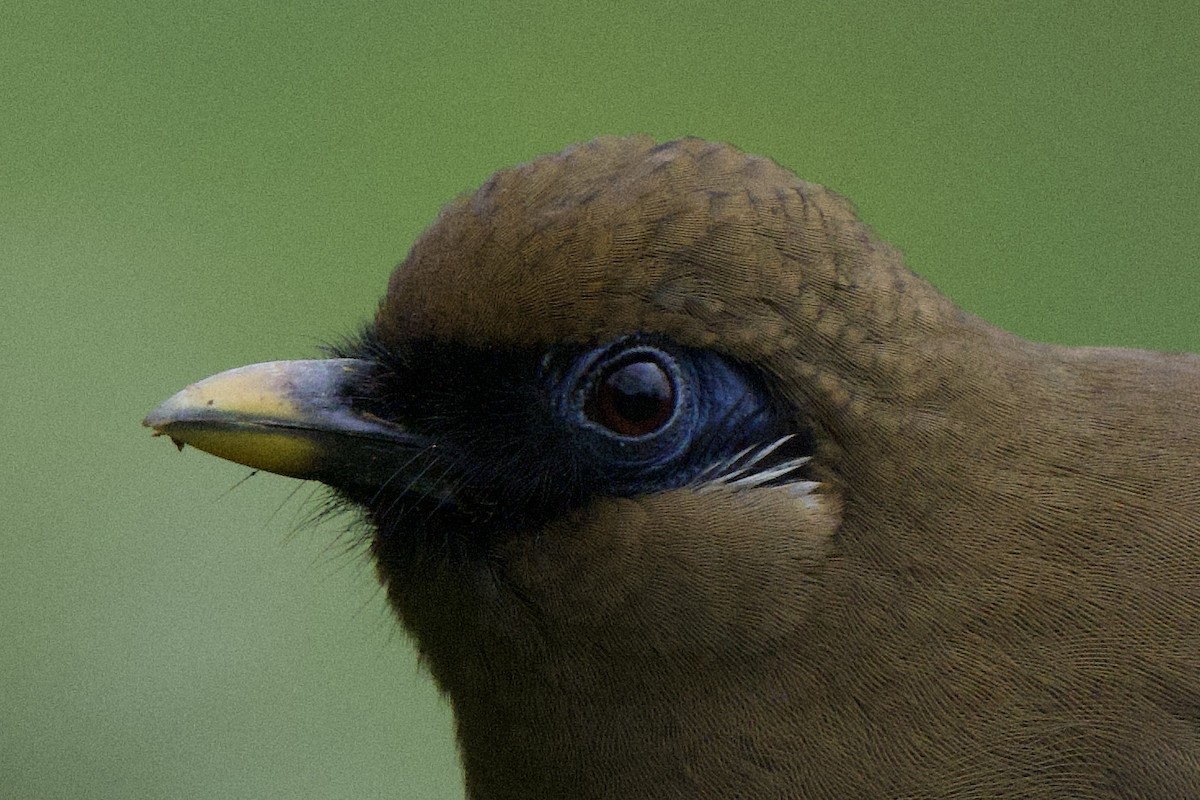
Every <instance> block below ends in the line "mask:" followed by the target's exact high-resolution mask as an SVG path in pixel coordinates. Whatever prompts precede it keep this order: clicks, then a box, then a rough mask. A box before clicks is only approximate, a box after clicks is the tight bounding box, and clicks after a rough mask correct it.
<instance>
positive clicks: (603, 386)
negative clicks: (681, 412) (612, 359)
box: [584, 360, 675, 436]
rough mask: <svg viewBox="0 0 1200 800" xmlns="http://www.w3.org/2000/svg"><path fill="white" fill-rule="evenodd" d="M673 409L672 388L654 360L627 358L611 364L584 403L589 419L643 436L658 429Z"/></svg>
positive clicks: (616, 431)
mask: <svg viewBox="0 0 1200 800" xmlns="http://www.w3.org/2000/svg"><path fill="white" fill-rule="evenodd" d="M674 411H675V387H674V385H673V384H672V383H671V377H670V376H669V375H668V374H667V371H666V370H665V369H663V367H662V365H660V364H658V363H657V362H655V361H651V360H644V361H629V362H626V363H624V364H618V365H617V366H615V367H611V368H610V369H609V370H608V372H607V373H605V375H604V376H603V377H602V378H601V379H600V380H599V381H597V382H596V384H595V385H594V386H593V387H592V391H591V396H590V397H588V399H587V403H586V404H585V405H584V413H585V414H587V416H588V419H590V420H592V421H593V422H596V423H598V424H600V425H603V426H604V427H606V428H608V429H609V430H610V431H612V432H613V433H618V434H621V435H622V436H645V435H646V434H649V433H653V432H654V431H656V430H658V429H659V428H661V427H662V426H663V425H664V424H665V423H666V422H667V420H669V419H670V418H671V414H672V413H674Z"/></svg>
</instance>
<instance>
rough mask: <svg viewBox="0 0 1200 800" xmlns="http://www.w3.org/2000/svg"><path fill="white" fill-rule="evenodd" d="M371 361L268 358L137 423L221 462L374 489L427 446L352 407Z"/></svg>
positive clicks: (205, 384)
mask: <svg viewBox="0 0 1200 800" xmlns="http://www.w3.org/2000/svg"><path fill="white" fill-rule="evenodd" d="M370 366H371V365H370V362H368V361H364V360H361V359H355V358H328V359H318V360H310V361H270V362H267V363H264V364H251V365H250V366H246V367H238V368H236V369H231V370H227V371H226V372H221V373H219V374H217V375H213V376H212V377H210V378H205V379H204V380H202V381H200V382H199V383H194V384H192V385H191V386H189V387H187V388H186V389H184V390H183V391H181V392H179V393H178V394H176V395H175V396H173V397H171V398H170V399H169V400H167V401H166V402H165V403H163V404H162V405H160V406H159V407H158V408H156V409H154V410H153V411H151V412H150V414H149V415H148V416H147V417H146V419H145V420H143V422H142V424H143V425H146V426H147V427H150V428H153V429H154V435H155V436H169V437H170V438H171V441H173V442H175V444H176V446H178V447H179V448H180V449H182V448H183V446H184V445H185V444H190V445H191V446H192V447H195V448H196V449H198V450H203V451H205V452H207V453H211V454H213V455H215V456H219V457H220V458H225V459H228V460H230V461H234V462H237V463H238V464H244V465H246V466H248V467H252V468H254V469H261V470H266V471H268V472H275V473H278V474H280V475H287V476H290V477H293V478H303V479H311V480H319V481H323V482H325V483H329V484H331V485H335V486H339V487H347V488H348V487H349V486H351V485H355V484H357V485H367V486H370V485H374V486H378V485H380V484H379V481H380V480H386V479H387V477H388V476H389V475H391V474H393V473H394V472H395V470H396V468H397V464H398V463H403V462H402V461H399V460H398V456H400V455H401V454H407V455H406V456H404V458H405V459H409V458H411V457H412V454H413V452H414V451H415V450H419V449H421V448H424V447H426V446H428V442H426V441H425V440H423V439H422V438H420V437H417V436H414V435H413V434H412V433H410V432H409V431H407V430H405V429H404V428H403V427H401V426H399V425H396V424H393V423H390V422H387V421H385V420H382V419H379V418H378V417H375V416H372V415H370V414H368V413H366V412H363V411H359V410H356V409H354V408H353V407H352V404H351V402H350V399H349V398H350V397H351V396H352V395H353V394H354V393H353V391H350V390H349V387H351V386H352V385H353V384H354V382H355V380H356V379H362V378H365V377H367V375H368V370H369V369H370Z"/></svg>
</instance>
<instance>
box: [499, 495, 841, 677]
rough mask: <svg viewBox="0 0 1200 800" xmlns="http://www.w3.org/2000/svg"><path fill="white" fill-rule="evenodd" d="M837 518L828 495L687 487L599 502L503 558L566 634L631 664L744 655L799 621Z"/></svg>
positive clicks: (790, 631) (774, 641)
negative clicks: (645, 660)
mask: <svg viewBox="0 0 1200 800" xmlns="http://www.w3.org/2000/svg"><path fill="white" fill-rule="evenodd" d="M839 522H840V503H839V502H838V500H837V498H836V497H834V496H833V495H830V494H822V493H816V494H810V495H805V496H797V494H796V493H795V492H794V491H793V490H792V489H790V488H789V487H788V486H778V487H760V488H754V489H749V490H741V491H738V490H735V489H729V490H724V489H720V490H714V491H706V492H696V491H694V490H693V489H690V488H686V489H679V490H673V491H669V492H662V493H658V494H653V495H647V496H643V497H639V498H624V499H605V500H599V501H596V502H595V503H593V504H592V505H591V506H590V507H588V508H587V509H585V510H583V511H580V512H577V513H576V514H574V515H571V516H569V517H567V518H564V519H562V520H558V521H556V522H555V523H552V524H551V525H550V526H549V527H548V528H547V530H546V531H545V532H544V533H543V535H542V536H539V537H532V538H529V539H521V540H517V541H514V542H513V543H512V545H511V550H510V552H508V553H506V554H505V556H506V557H505V559H504V561H505V562H506V563H507V568H508V571H509V576H510V578H511V580H512V581H513V583H514V584H516V585H517V586H519V587H520V588H521V590H522V592H523V593H524V595H525V597H526V598H527V599H529V600H530V601H531V602H533V603H534V604H535V605H537V606H540V607H541V609H542V611H543V615H542V618H543V619H544V620H546V621H547V622H548V623H549V624H551V625H553V626H554V627H555V628H556V629H557V630H555V631H554V635H555V636H556V637H560V640H566V639H578V640H579V643H580V644H581V645H585V644H589V643H590V645H591V646H602V647H605V648H607V649H610V650H611V651H615V652H625V651H628V653H627V654H628V655H629V656H630V657H631V658H634V659H635V660H636V659H637V658H638V656H649V657H650V658H656V657H659V656H675V657H679V656H687V657H689V658H706V657H710V656H716V657H719V656H720V654H722V653H736V654H738V655H739V656H746V655H749V654H751V653H752V652H755V651H762V650H768V649H771V648H774V647H775V646H777V645H778V644H779V643H780V642H781V641H782V640H785V639H788V638H790V637H792V636H794V635H796V634H797V633H798V632H799V631H800V630H801V629H802V628H803V626H804V624H805V620H806V619H807V617H808V613H807V612H808V610H809V609H810V608H811V607H812V604H813V597H814V595H815V594H817V593H818V592H819V589H820V586H821V585H822V583H823V581H824V578H825V566H826V561H827V559H828V557H829V555H830V554H831V551H832V537H833V534H834V532H835V531H836V529H837V527H838V524H839ZM647 632H649V634H650V637H649V638H647ZM634 651H640V652H634Z"/></svg>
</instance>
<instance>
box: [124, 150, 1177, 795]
mask: <svg viewBox="0 0 1200 800" xmlns="http://www.w3.org/2000/svg"><path fill="white" fill-rule="evenodd" d="M336 356H337V357H336V358H330V359H324V360H315V361H297V362H275V363H271V364H260V365H255V366H251V367H244V368H241V369H237V370H232V371H230V372H226V373H222V374H220V375H217V376H215V377H213V378H209V379H207V380H205V381H202V382H200V383H198V384H196V385H194V386H192V387H189V388H188V389H185V390H184V391H183V392H181V393H180V394H178V395H176V396H175V397H173V398H172V399H170V400H168V401H167V402H166V403H165V404H164V405H163V406H161V407H160V408H159V409H157V410H156V411H154V412H153V413H152V414H151V415H150V416H149V417H148V418H147V420H146V424H147V425H150V426H151V427H153V428H154V429H155V432H156V433H160V434H165V435H167V436H170V437H171V438H172V439H175V440H176V441H177V442H181V443H183V442H186V443H188V444H192V445H194V446H196V447H198V448H200V449H203V450H208V451H209V452H212V453H215V454H217V455H220V456H223V457H225V458H230V459H233V460H234V461H238V462H241V463H243V464H247V465H250V466H254V467H258V468H262V469H267V470H271V471H275V472H279V473H282V474H285V475H292V476H296V477H301V478H313V479H317V480H320V481H324V482H325V483H327V484H329V485H330V486H331V487H333V489H334V491H335V492H336V493H337V495H338V496H339V497H341V498H343V499H344V500H345V501H347V502H348V503H349V504H351V505H353V506H356V507H358V508H360V509H361V512H362V513H363V514H365V516H366V518H367V519H368V520H369V521H370V523H371V524H372V525H373V530H374V535H373V540H372V542H371V551H372V553H373V555H374V557H375V559H376V560H377V563H378V574H379V577H380V580H381V581H382V583H383V584H384V586H385V587H386V589H387V596H388V598H389V600H390V602H391V604H392V606H393V607H394V608H395V610H396V613H397V614H398V616H399V618H400V620H401V621H402V622H403V624H404V626H405V627H406V628H407V629H408V630H409V631H410V632H411V633H412V635H413V636H414V638H415V640H416V643H417V645H418V647H419V649H420V651H421V653H422V655H423V656H424V659H425V661H426V663H427V664H428V666H429V669H430V671H431V672H432V674H433V677H434V679H435V680H436V681H437V684H438V686H439V687H440V688H441V690H442V691H443V692H445V693H446V695H447V696H448V697H449V699H450V702H451V704H452V706H453V709H454V715H455V720H456V726H457V735H458V740H459V743H460V745H461V751H462V761H463V765H464V768H465V775H466V785H467V793H468V795H469V796H470V797H472V798H476V799H477V800H483V799H484V798H487V799H488V800H492V799H495V798H733V797H745V798H784V797H786V798H838V799H841V798H888V799H889V800H894V799H895V798H914V799H915V798H959V799H964V798H1156V799H1158V800H1162V799H1164V798H1192V799H1194V798H1198V797H1200V481H1198V480H1197V479H1198V477H1200V358H1197V357H1196V356H1192V355H1166V354H1160V353H1151V352H1144V351H1138V350H1121V349H1100V348H1066V347H1057V346H1052V345H1046V344H1035V343H1031V342H1028V341H1025V340H1023V339H1020V338H1018V337H1016V336H1013V335H1011V334H1008V333H1006V332H1004V331H1001V330H998V329H996V328H994V327H991V326H990V325H988V324H987V323H985V322H983V321H982V320H980V319H978V318H976V317H974V316H971V315H970V314H967V313H964V312H963V311H961V310H959V309H958V308H956V307H955V306H954V305H953V304H952V303H951V302H949V301H948V300H947V299H946V298H944V297H943V296H942V295H940V294H939V293H938V292H937V291H936V290H935V289H934V288H933V287H932V286H930V284H928V283H927V282H926V281H924V280H923V279H921V278H919V277H917V276H916V275H914V274H913V273H912V272H910V271H909V270H908V269H906V268H905V266H904V265H903V263H902V260H901V257H900V254H899V253H898V252H897V251H896V250H895V249H893V248H892V247H890V246H889V245H888V244H886V243H885V242H882V241H880V240H879V239H877V238H876V237H875V236H874V234H873V233H872V232H871V231H870V230H869V229H868V228H867V227H866V226H865V225H864V224H863V223H862V222H861V221H859V219H858V218H857V217H856V216H855V213H854V211H853V209H852V207H851V206H850V204H849V203H847V202H846V201H845V200H843V199H842V198H840V197H838V196H837V195H835V194H833V193H831V192H829V191H827V190H825V189H823V188H821V187H819V186H815V185H813V184H809V183H805V182H803V181H800V180H798V179H797V178H795V177H794V176H793V175H791V174H790V173H789V172H787V171H786V170H784V169H782V168H781V167H779V166H777V165H776V164H774V163H773V162H771V161H768V160H766V159H763V158H757V157H754V156H748V155H745V154H743V153H740V152H738V151H737V150H735V149H733V148H731V147H729V146H726V145H721V144H710V143H707V142H703V141H699V140H695V139H687V140H682V141H677V142H670V143H667V144H663V145H655V144H654V143H653V142H651V141H649V140H646V139H643V138H632V139H598V140H596V141H593V142H589V143H587V144H583V145H579V146H576V147H571V148H568V149H566V150H564V151H563V152H561V153H559V154H556V155H552V156H546V157H543V158H539V159H537V160H535V161H532V162H530V163H528V164H524V165H522V166H518V167H515V168H513V169H509V170H505V171H502V172H500V173H498V174H496V175H495V176H494V177H493V178H491V179H490V180H489V181H488V182H487V183H486V184H484V186H483V187H482V188H481V189H479V190H478V191H477V192H475V193H474V194H473V195H470V196H467V197H463V198H460V199H458V200H456V201H455V202H453V203H452V204H451V205H450V206H449V207H447V208H446V209H445V210H444V211H443V213H442V214H441V216H440V217H439V218H438V220H437V221H436V222H435V223H434V225H433V226H432V227H431V228H430V229H429V230H428V231H427V232H426V233H425V234H424V235H423V236H422V237H421V238H420V239H419V241H418V242H417V243H416V245H415V246H414V247H413V249H412V252H411V253H410V254H409V256H408V258H407V259H406V260H405V261H404V262H403V263H402V264H401V265H400V266H399V267H398V268H397V269H396V271H395V273H394V274H393V276H392V278H391V283H390V285H389V287H388V291H387V295H386V296H385V298H384V299H383V301H382V303H381V305H380V307H379V310H378V313H377V314H376V317H375V320H374V323H373V324H371V325H370V326H369V327H368V328H367V329H366V331H365V333H363V334H362V335H361V336H359V337H358V338H357V339H356V340H355V342H354V343H353V344H350V345H347V346H344V347H342V348H340V349H339V350H338V352H337V353H336ZM402 778H403V776H400V779H401V780H402ZM401 793H402V792H401Z"/></svg>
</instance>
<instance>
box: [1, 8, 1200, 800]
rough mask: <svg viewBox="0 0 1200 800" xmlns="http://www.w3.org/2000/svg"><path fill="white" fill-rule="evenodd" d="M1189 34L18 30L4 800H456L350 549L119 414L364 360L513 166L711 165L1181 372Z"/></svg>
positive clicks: (6, 273) (228, 17)
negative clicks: (740, 157) (579, 151)
mask: <svg viewBox="0 0 1200 800" xmlns="http://www.w3.org/2000/svg"><path fill="white" fill-rule="evenodd" d="M1198 9H1200V6H1198V5H1197V4H1196V3H1194V2H1185V1H1183V0H1181V1H1180V2H1175V3H1167V2H1159V3H1154V2H1150V3H1141V4H1131V3H1101V2H1096V3H1088V4H1083V3H1066V2H1054V1H1052V0H1038V1H1037V2H1014V3H1003V4H1001V3H974V4H964V3H946V2H918V3H908V4H892V3H867V2H863V3H834V2H826V3H811V2H789V3H776V4H738V3H730V2H710V3H684V2H675V3H665V4H653V3H608V4H581V3H573V2H572V3H566V2H563V3H549V2H542V3H533V2H529V3H475V4H462V3H455V2H447V3H442V4H434V3H420V4H416V3H412V4H403V3H393V4H385V3H342V4H337V3H324V2H322V3H304V2H300V3H296V2H292V3H244V2H243V3H231V2H228V1H227V0H216V2H207V3H202V4H176V3H172V4H165V3H144V2H143V3H133V2H107V3H105V2H91V3H88V2H84V3H65V2H55V1H54V0H50V1H49V2H46V1H45V0H43V1H42V2H37V3H30V2H23V1H22V0H17V2H9V3H6V4H5V5H4V8H3V11H2V12H0V334H2V335H3V348H2V349H0V367H2V369H0V376H2V377H0V381H2V384H0V385H2V386H3V388H2V389H0V409H2V415H0V421H2V425H3V428H2V429H3V451H4V455H3V459H2V463H0V470H3V474H2V476H0V478H2V479H0V493H2V495H0V500H2V507H3V511H4V513H3V519H4V524H3V527H2V528H0V530H2V531H3V542H2V549H0V633H2V638H0V641H2V642H3V645H2V646H0V795H3V796H4V797H14V798H54V797H63V798H79V797H88V798H143V797H144V798H230V797H252V798H268V797H279V798H284V797H286V798H308V797H312V798H317V797H345V798H374V797H418V798H449V797H460V796H461V778H460V775H459V769H458V766H457V762H456V759H455V752H454V745H453V737H452V731H451V721H450V717H449V712H448V709H447V707H446V705H445V703H444V702H442V701H441V700H440V699H439V698H438V696H437V694H436V692H435V690H434V688H433V687H432V685H431V684H430V682H429V681H428V680H427V679H426V678H425V677H424V676H423V675H422V673H421V670H420V667H419V665H418V664H417V661H416V658H415V657H414V655H413V653H412V650H411V648H410V646H409V644H408V642H407V640H406V638H405V636H404V634H403V633H402V632H401V631H399V630H398V629H397V626H396V625H395V624H394V623H393V622H392V620H391V618H390V617H389V615H388V612H387V610H386V608H385V606H384V602H383V600H382V598H381V597H380V595H379V592H378V590H377V589H376V588H375V585H374V582H373V577H372V574H371V569H370V565H369V564H368V563H367V560H366V558H365V556H364V554H363V553H362V551H361V549H358V548H354V547H352V546H349V545H350V543H351V539H349V538H347V536H346V535H345V534H344V528H345V521H337V520H333V521H323V522H320V523H310V524H305V520H306V519H307V517H308V515H309V513H310V512H311V511H312V510H313V509H314V508H318V507H319V502H318V500H319V494H318V493H315V492H314V490H313V489H311V488H310V487H309V486H307V485H302V484H298V483H297V482H294V481H289V480H287V479H283V478H278V477H275V476H270V475H255V476H253V477H250V478H249V479H247V480H244V481H243V479H244V478H246V477H247V473H248V470H244V469H241V468H239V467H236V466H234V465H232V464H228V463H224V462H220V461H218V460H216V459H213V458H209V457H207V456H202V455H199V454H196V453H195V452H194V451H189V452H188V453H187V454H185V455H182V456H181V455H178V454H177V453H176V452H175V450H174V449H173V448H172V447H171V446H170V445H169V444H168V443H167V442H165V441H161V440H151V438H150V436H149V434H148V433H147V432H146V431H145V430H143V429H142V428H141V427H140V420H141V417H142V415H143V414H144V413H145V412H146V411H148V410H149V409H150V408H151V407H153V406H154V405H155V404H157V403H158V402H159V401H160V400H162V399H163V398H165V397H166V396H167V395H169V394H171V393H172V392H174V391H175V390H177V389H179V388H181V387H182V386H183V385H184V384H186V383H189V382H191V381H193V380H195V379H197V378H200V377H202V376H205V375H208V374H210V373H212V372H215V371H217V370H220V369H224V368H226V367H231V366H235V365H238V364H244V363H248V362H252V361H261V360H268V359H275V358H290V357H304V356H311V355H313V354H315V353H316V347H317V344H318V343H319V342H321V341H323V340H329V339H333V338H336V337H337V336H339V335H340V334H342V333H346V332H349V331H352V330H354V328H355V327H356V326H357V325H358V324H359V323H360V322H361V321H363V320H365V319H366V318H367V317H368V316H369V315H370V314H371V312H372V310H373V307H374V304H375V302H376V300H377V299H378V297H379V295H380V294H381V292H382V291H383V287H384V283H385V279H386V277H387V275H388V273H389V272H390V270H391V268H392V266H393V265H394V264H395V263H396V262H397V261H399V260H400V259H401V258H402V257H403V256H404V253H405V252H406V250H407V248H408V246H409V244H410V242H411V241H412V239H413V237H414V236H415V235H416V234H417V233H418V232H419V231H420V230H421V229H422V228H423V227H424V226H425V225H426V224H428V223H429V222H430V221H431V220H432V219H433V217H434V215H435V214H436V213H437V211H438V209H439V207H440V206H441V205H442V204H443V203H445V202H446V201H448V200H449V199H450V198H452V197H453V196H455V195H456V194H458V193H460V192H463V191H465V190H468V189H471V188H473V187H474V186H476V185H478V184H479V183H480V182H481V181H482V180H483V179H484V178H486V177H487V175H488V174H489V173H491V172H492V171H493V170H495V169H497V168H500V167H503V166H506V165H508V164H511V163H513V162H517V161H522V160H527V159H529V158H531V157H533V156H535V155H537V154H539V153H543V152H547V151H552V150H557V149H559V148H560V147H562V146H563V145H564V144H566V143H568V142H571V141H576V140H580V139H586V138H589V137H592V136H595V135H597V134H601V133H629V132H639V131H641V132H648V133H651V134H653V135H655V136H657V137H659V138H664V139H665V138H670V137H675V136H679V135H683V134H695V135H699V136H704V137H708V138H713V139H722V140H728V141H731V142H733V143H735V144H737V145H739V146H741V147H743V148H744V149H747V150H750V151H753V152H759V153H763V154H767V155H770V156H772V157H773V158H775V159H776V160H778V161H780V162H781V163H783V164H785V165H786V166H788V167H790V168H792V169H793V170H794V171H795V172H796V173H797V174H799V175H800V176H802V177H804V178H807V179H809V180H813V181H817V182H820V183H825V184H827V185H829V186H832V187H834V188H836V189H837V190H839V191H840V192H842V193H843V194H846V195H848V196H849V197H851V198H852V199H854V200H855V201H856V202H857V204H858V206H859V208H860V209H861V211H862V213H863V214H864V216H865V217H866V218H867V219H868V220H869V221H870V222H871V223H872V224H873V225H875V227H876V228H877V229H878V230H879V231H880V232H881V233H882V234H883V235H884V236H885V237H886V238H889V239H891V240H892V241H893V242H895V243H896V244H898V245H899V246H900V247H901V248H902V249H904V250H905V251H906V253H907V254H908V259H909V263H910V265H912V266H913V267H914V268H915V269H917V270H918V271H920V272H921V273H923V274H924V275H926V276H927V277H929V278H930V279H932V280H933V281H934V283H936V284H937V285H938V286H940V287H941V288H942V289H944V290H945V291H946V292H947V293H948V294H949V295H950V296H952V297H954V298H955V299H956V300H958V301H959V302H960V303H961V304H962V305H964V306H965V307H966V308H968V309H970V310H971V311H974V312H976V313H979V314H981V315H983V316H985V317H987V318H989V319H991V320H992V321H994V322H996V323H998V324H1000V325H1002V326H1004V327H1007V328H1010V329H1012V330H1015V331H1017V332H1019V333H1021V334H1023V335H1026V336H1029V337H1033V338H1038V339H1046V340H1053V341H1058V342H1067V343H1093V344H1120V345H1130V346H1144V347H1153V348H1163V349H1186V350H1200V323H1197V320H1196V311H1197V298H1198V297H1200V226H1198V225H1197V220H1198V219H1200V132H1198V131H1200V128H1198V121H1200V56H1198V55H1197V42H1198V41H1200V10H1198ZM297 489H298V491H297Z"/></svg>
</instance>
